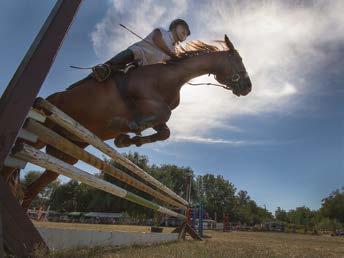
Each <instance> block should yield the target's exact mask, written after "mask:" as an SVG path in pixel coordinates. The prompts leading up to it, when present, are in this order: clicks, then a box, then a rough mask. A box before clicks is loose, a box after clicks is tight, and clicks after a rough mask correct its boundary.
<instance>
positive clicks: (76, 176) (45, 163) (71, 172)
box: [13, 143, 185, 219]
mask: <svg viewBox="0 0 344 258" xmlns="http://www.w3.org/2000/svg"><path fill="white" fill-rule="evenodd" d="M13 152H14V153H13V154H14V155H15V156H16V157H18V158H20V159H23V160H25V161H27V162H30V163H33V164H35V165H37V166H40V167H43V168H45V169H48V170H51V171H54V172H56V173H58V174H61V175H64V176H67V177H69V178H72V179H73V180H77V181H80V182H83V183H85V184H87V185H90V186H92V187H95V188H97V189H100V190H103V191H105V192H108V193H111V194H113V195H115V196H118V197H120V198H124V199H126V200H128V201H131V202H134V203H137V204H139V205H142V206H144V207H147V208H149V209H152V210H155V211H157V212H160V213H162V214H166V215H168V216H172V217H177V218H183V219H185V216H184V215H182V214H179V213H177V212H175V211H172V210H170V209H167V208H165V207H162V206H160V205H158V204H156V203H153V202H151V201H149V200H147V199H144V198H142V197H140V196H138V195H136V194H133V193H131V192H129V191H127V190H125V189H123V188H121V187H119V186H116V185H114V184H111V183H109V182H107V181H104V180H102V179H100V178H98V177H96V176H94V175H92V174H90V173H87V172H85V171H83V170H81V169H78V168H76V167H74V166H72V165H70V164H67V163H65V162H63V161H61V160H59V159H57V158H55V157H53V156H51V155H49V154H46V153H44V152H41V151H39V150H37V149H35V148H33V147H31V146H29V145H27V144H25V143H22V144H18V145H17V146H16V147H15V148H14V151H13Z"/></svg>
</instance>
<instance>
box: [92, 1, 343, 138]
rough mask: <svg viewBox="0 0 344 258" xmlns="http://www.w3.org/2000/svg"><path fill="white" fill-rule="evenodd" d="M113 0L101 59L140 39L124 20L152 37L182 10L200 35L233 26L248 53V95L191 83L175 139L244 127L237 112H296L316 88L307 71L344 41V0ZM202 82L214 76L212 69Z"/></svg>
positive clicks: (97, 35) (103, 28)
mask: <svg viewBox="0 0 344 258" xmlns="http://www.w3.org/2000/svg"><path fill="white" fill-rule="evenodd" d="M111 3H112V4H111V5H110V7H109V10H108V12H107V15H106V16H105V17H104V18H103V20H102V21H100V22H99V24H97V26H96V28H95V30H94V32H93V33H92V41H93V45H94V49H95V51H96V53H97V54H98V56H99V58H100V59H106V58H109V57H110V56H112V55H114V54H115V53H116V52H118V51H120V50H122V49H125V48H126V47H128V46H129V45H130V44H131V43H133V42H135V41H136V40H137V39H136V38H135V37H134V36H133V35H131V34H129V33H128V32H126V31H123V30H122V29H121V28H120V27H119V26H118V23H120V22H121V23H124V24H126V25H128V27H130V28H133V29H134V30H135V31H136V32H138V33H139V34H141V35H143V36H144V35H146V34H147V33H149V32H150V31H151V30H152V29H153V28H154V27H156V26H164V27H167V26H168V24H169V22H170V21H171V20H172V19H174V18H176V17H187V20H188V21H190V23H191V30H192V37H193V38H194V39H201V40H212V39H222V38H223V35H224V34H225V33H227V34H228V35H229V36H230V38H231V39H232V41H233V43H234V45H235V46H236V48H237V49H238V50H239V52H240V54H241V56H242V57H243V60H244V63H245V65H246V68H247V70H248V72H249V74H250V77H251V80H252V83H253V91H252V92H251V93H250V94H249V95H248V96H246V97H241V98H237V97H235V96H234V95H232V94H231V93H230V92H228V91H227V92H226V91H225V90H223V89H218V88H214V87H198V88H197V87H191V86H185V87H183V89H182V91H181V104H180V106H179V107H178V108H177V109H176V110H175V111H174V112H173V114H172V117H171V120H170V121H169V123H168V124H169V126H170V127H171V129H172V139H174V140H177V139H179V141H181V140H184V141H190V140H192V139H193V140H194V141H199V142H202V141H203V142H216V141H217V140H216V139H213V138H211V137H208V135H209V132H210V131H211V130H214V129H218V128H221V129H227V130H240V129H238V128H237V127H236V125H235V124H233V122H232V120H231V119H232V118H234V117H236V116H243V115H247V114H250V115H259V114H262V113H266V112H273V111H276V110H283V111H285V112H290V111H291V109H293V108H296V107H297V105H296V104H297V100H300V98H301V96H302V95H303V93H305V92H307V91H308V90H309V89H310V85H309V83H308V81H309V79H310V78H308V77H307V76H309V74H311V72H312V71H313V70H314V69H319V67H320V66H321V65H325V64H326V62H327V61H328V60H329V59H330V58H331V55H333V53H332V54H331V53H329V52H325V51H324V50H323V46H325V45H334V44H337V43H338V42H343V41H344V16H343V15H342V13H344V2H343V1H340V0H338V1H313V2H310V1H305V2H300V1H295V2H294V4H292V3H291V2H288V3H284V2H283V1H271V2H270V1H257V2H254V3H253V2H252V1H247V2H246V1H206V2H205V1H203V2H202V1H196V0H194V1H178V0H175V1H159V2H157V1H149V0H145V1H130V2H129V1H111ZM196 7H197V8H196ZM194 81H195V82H200V81H202V82H209V81H213V79H212V78H210V77H207V76H204V77H200V78H197V79H195V80H194ZM291 101H292V102H293V105H291V104H290V102H291ZM204 139H205V140H204ZM219 141H226V140H219ZM234 142H235V141H234ZM228 143H231V141H228Z"/></svg>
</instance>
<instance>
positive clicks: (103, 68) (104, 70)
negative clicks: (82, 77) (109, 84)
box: [92, 64, 112, 82]
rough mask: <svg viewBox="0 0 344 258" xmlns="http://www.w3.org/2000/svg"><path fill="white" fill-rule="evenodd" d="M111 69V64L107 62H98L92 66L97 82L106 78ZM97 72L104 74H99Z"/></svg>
mask: <svg viewBox="0 0 344 258" xmlns="http://www.w3.org/2000/svg"><path fill="white" fill-rule="evenodd" d="M111 71H112V70H111V66H110V65H109V64H99V65H96V66H94V67H92V72H93V76H94V78H95V79H96V80H97V81H98V82H103V81H105V80H107V79H108V78H109V77H110V75H111ZM99 72H101V73H104V74H100V73H99Z"/></svg>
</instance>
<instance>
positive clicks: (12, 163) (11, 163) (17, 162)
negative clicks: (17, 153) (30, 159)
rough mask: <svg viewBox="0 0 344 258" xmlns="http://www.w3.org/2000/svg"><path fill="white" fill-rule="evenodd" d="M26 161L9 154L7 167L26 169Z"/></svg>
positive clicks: (6, 161) (6, 160)
mask: <svg viewBox="0 0 344 258" xmlns="http://www.w3.org/2000/svg"><path fill="white" fill-rule="evenodd" d="M26 163H27V162H25V161H23V160H21V159H17V158H15V157H12V156H8V157H7V158H6V159H5V163H4V164H5V166H6V167H10V168H19V169H24V168H25V167H26Z"/></svg>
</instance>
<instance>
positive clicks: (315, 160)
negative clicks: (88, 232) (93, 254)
mask: <svg viewBox="0 0 344 258" xmlns="http://www.w3.org/2000/svg"><path fill="white" fill-rule="evenodd" d="M54 4H55V1H44V0H35V1H33V0H27V1H19V0H3V1H1V2H0V35H2V36H1V38H0V53H1V54H0V56H1V58H0V67H1V69H0V93H2V92H3V91H4V89H5V87H6V85H7V84H8V82H9V80H10V79H11V77H12V76H13V74H14V72H15V70H16V68H17V66H18V65H19V63H20V61H21V60H22V58H23V56H24V55H25V53H26V51H27V50H28V48H29V47H30V44H31V43H32V41H33V39H34V38H35V36H36V34H37V33H38V31H39V29H40V28H41V26H42V24H43V22H44V21H45V19H46V17H47V16H48V14H49V12H50V10H51V9H52V7H53V6H54ZM342 13H344V2H343V1H341V0H337V1H336V0H333V1H300V0H297V1H288V2H287V1H233V0H232V1H228V0H227V1H221V0H212V1H204V0H201V1H199V0H190V1H186V0H174V1H150V0H143V1H142V0H141V1H124V0H123V1H117V0H106V1H105V0H104V1H91V0H84V1H83V4H82V5H81V7H80V10H79V12H78V14H77V16H76V18H75V20H74V23H73V25H72V26H71V28H70V31H69V33H68V34H67V36H66V38H65V40H64V43H63V45H62V47H61V49H60V51H59V53H58V55H57V57H56V60H55V62H54V64H53V66H52V68H51V70H50V72H49V74H48V76H47V78H46V80H45V82H44V84H43V86H42V89H41V91H40V93H39V95H40V96H43V97H46V96H48V95H50V94H52V93H54V92H56V91H63V90H64V89H65V88H66V87H67V86H68V85H70V84H71V83H73V82H75V81H77V80H78V79H81V78H82V77H83V76H85V75H86V73H87V72H86V71H80V70H73V69H71V68H69V66H70V65H77V66H78V65H79V66H86V67H87V66H92V65H95V64H98V63H102V62H104V61H106V60H107V59H108V58H110V57H112V56H114V55H115V54H116V53H118V52H119V51H121V50H124V49H126V48H127V47H128V46H130V45H131V44H133V43H135V42H136V41H137V38H135V36H133V35H132V34H130V33H128V32H127V31H125V30H123V29H122V28H121V27H120V26H118V24H119V23H123V24H125V25H126V26H128V27H129V28H131V29H133V30H134V31H135V32H137V33H138V34H139V35H142V36H145V35H147V34H148V33H149V32H150V31H152V30H153V29H154V28H156V27H163V28H168V25H169V23H170V22H171V21H172V20H173V19H175V18H183V19H185V20H187V22H188V23H189V25H190V29H191V36H190V37H189V38H188V40H195V39H197V40H204V41H207V42H211V41H212V40H218V39H223V37H224V34H227V35H228V36H229V38H230V39H231V41H232V42H233V44H234V46H235V47H236V49H237V50H238V51H239V53H240V55H241V56H242V58H243V62H244V64H245V66H246V68H247V71H248V73H249V75H250V78H251V81H252V84H253V89H252V92H251V93H250V94H249V95H247V96H245V97H240V98H238V97H236V96H234V95H233V94H232V93H230V92H229V91H225V90H223V89H220V88H216V87H191V86H184V87H183V88H182V90H181V103H180V105H179V107H178V108H177V109H176V110H174V111H173V113H172V116H171V119H170V121H169V122H168V126H169V127H170V128H171V137H170V139H169V140H167V141H164V142H159V143H153V144H149V145H146V146H143V147H140V148H137V147H130V148H123V149H120V152H128V151H138V152H139V153H140V154H144V155H147V156H148V158H149V160H150V162H151V163H155V164H165V163H169V164H177V165H179V166H184V167H190V168H192V169H193V171H194V172H195V174H196V175H203V174H205V173H214V174H218V175H222V176H223V177H224V178H225V179H227V180H229V181H231V182H232V183H233V184H234V185H235V186H236V187H237V189H238V190H241V189H243V190H247V191H248V193H249V195H250V196H251V197H252V198H253V199H254V200H256V202H257V203H258V204H259V205H262V206H263V205H266V207H267V209H269V210H270V211H272V212H273V211H274V210H275V209H276V208H277V207H278V206H280V207H282V208H283V209H286V210H289V209H292V208H295V207H298V206H302V205H305V206H307V207H310V208H311V209H318V208H319V207H320V205H321V199H322V198H324V197H325V196H327V195H328V194H330V193H331V192H332V191H334V190H336V189H337V188H340V187H342V186H344V137H343V135H344V133H343V132H344V130H343V129H344V113H343V110H344V102H343V101H342V100H343V97H344V85H343V84H344V83H343V82H344V68H343V67H344V16H343V15H342ZM192 81H193V82H214V79H213V78H212V77H208V76H205V77H199V78H196V79H193V80H192ZM109 143H110V144H112V145H113V143H112V141H109ZM88 150H89V151H91V152H92V153H95V154H97V155H100V156H101V154H99V152H97V151H96V150H94V149H92V148H88ZM77 166H79V167H80V168H83V169H87V170H88V171H89V172H97V171H94V170H92V169H91V170H89V169H90V168H89V167H88V166H87V165H85V164H82V163H78V164H77ZM30 169H36V167H34V166H32V165H29V166H27V168H26V169H25V171H28V170H30ZM63 180H64V179H63Z"/></svg>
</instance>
